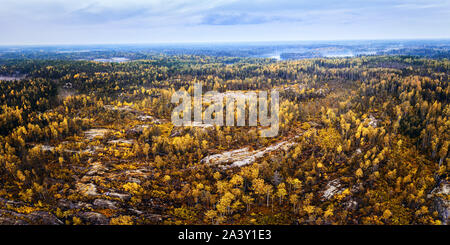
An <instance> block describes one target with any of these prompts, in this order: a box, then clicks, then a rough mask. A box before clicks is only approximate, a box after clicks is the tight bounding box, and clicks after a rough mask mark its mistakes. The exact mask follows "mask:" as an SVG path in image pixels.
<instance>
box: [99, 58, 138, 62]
mask: <svg viewBox="0 0 450 245" xmlns="http://www.w3.org/2000/svg"><path fill="white" fill-rule="evenodd" d="M129 60H130V59H128V58H125V57H112V58H109V59H94V61H97V62H118V63H120V62H127V61H129Z"/></svg>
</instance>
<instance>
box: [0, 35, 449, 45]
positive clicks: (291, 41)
mask: <svg viewBox="0 0 450 245" xmlns="http://www.w3.org/2000/svg"><path fill="white" fill-rule="evenodd" d="M352 41H450V37H445V38H437V37H430V38H386V39H383V38H373V39H365V38H363V39H310V40H309V39H308V40H271V41H186V42H136V43H131V42H130V43H128V42H123V43H42V44H37V43H36V44H35V43H31V44H27V43H24V44H1V43H0V47H55V46H95V45H100V46H113V45H123V46H132V45H137V46H140V45H144V46H145V45H149V46H150V45H201V44H209V45H211V44H212V45H216V44H217V45H221V44H265V43H266V44H269V43H302V42H305V43H307V42H315V43H317V42H352Z"/></svg>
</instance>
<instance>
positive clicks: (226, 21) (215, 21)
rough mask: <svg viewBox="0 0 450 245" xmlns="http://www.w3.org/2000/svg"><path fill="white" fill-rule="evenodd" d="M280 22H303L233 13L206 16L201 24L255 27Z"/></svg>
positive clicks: (278, 17) (277, 17)
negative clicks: (255, 25)
mask: <svg viewBox="0 0 450 245" xmlns="http://www.w3.org/2000/svg"><path fill="white" fill-rule="evenodd" d="M279 21H291V22H293V21H295V22H296V21H301V19H299V18H290V17H281V16H261V15H250V14H246V13H232V14H222V13H216V14H208V15H205V16H204V17H203V19H202V21H201V23H200V24H204V25H254V24H264V23H268V22H279Z"/></svg>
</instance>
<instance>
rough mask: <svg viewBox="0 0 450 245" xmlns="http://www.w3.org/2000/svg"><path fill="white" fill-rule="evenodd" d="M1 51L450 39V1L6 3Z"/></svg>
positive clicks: (1, 13)
mask: <svg viewBox="0 0 450 245" xmlns="http://www.w3.org/2000/svg"><path fill="white" fill-rule="evenodd" d="M0 33H1V34H0V44H13V45H18V44H101V43H108V44H109V43H111V44H119V43H173V42H232V41H294V40H354V39H417V38H450V0H359V1H355V0H349V1H346V0H340V1H331V0H295V1H287V0H247V1H233V0H127V1H120V0H0Z"/></svg>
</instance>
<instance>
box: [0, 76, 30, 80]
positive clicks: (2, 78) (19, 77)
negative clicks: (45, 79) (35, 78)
mask: <svg viewBox="0 0 450 245" xmlns="http://www.w3.org/2000/svg"><path fill="white" fill-rule="evenodd" d="M25 77H26V75H19V76H5V75H0V80H1V81H16V80H20V79H24V78H25Z"/></svg>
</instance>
